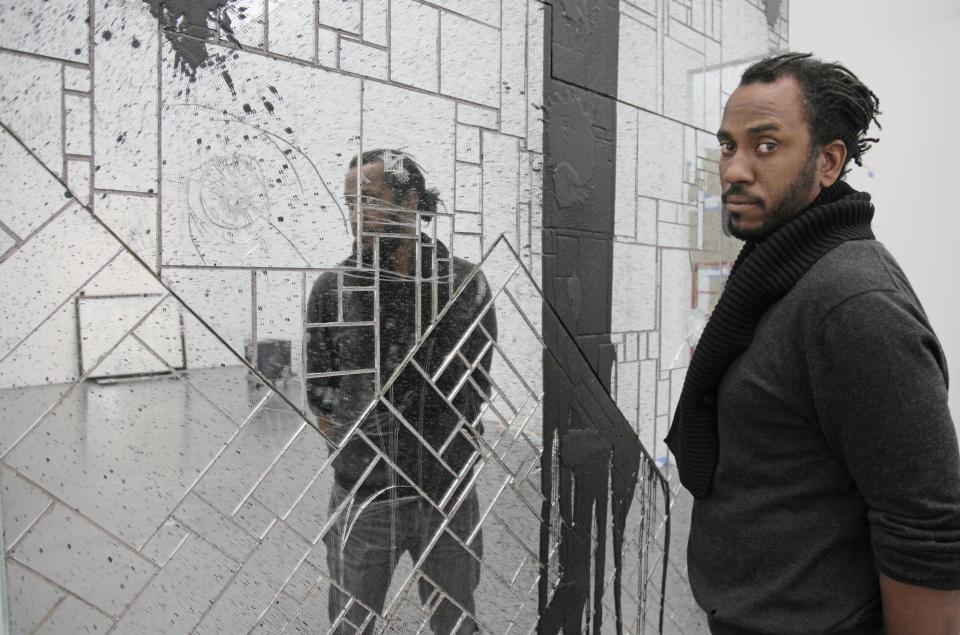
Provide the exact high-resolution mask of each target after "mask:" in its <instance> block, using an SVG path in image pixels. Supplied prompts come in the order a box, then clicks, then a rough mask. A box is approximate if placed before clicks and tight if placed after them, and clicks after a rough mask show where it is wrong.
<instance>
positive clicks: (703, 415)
mask: <svg viewBox="0 0 960 635" xmlns="http://www.w3.org/2000/svg"><path fill="white" fill-rule="evenodd" d="M872 219H873V205H872V204H871V203H870V195H869V194H866V193H862V192H857V191H856V190H854V189H853V188H852V187H850V186H849V185H847V184H846V182H844V181H837V182H836V183H834V184H833V185H832V186H830V187H828V188H826V189H824V190H822V191H821V192H820V195H819V196H817V198H816V200H814V201H813V203H811V204H810V206H809V207H808V208H807V209H806V210H804V211H803V212H802V213H801V214H800V215H798V216H797V217H796V218H794V219H793V220H791V221H789V222H788V223H786V224H785V225H783V226H782V227H780V228H779V229H777V230H776V231H774V232H773V233H772V234H770V235H769V236H767V237H766V238H764V239H763V240H762V241H759V242H747V243H746V244H745V245H744V246H743V249H742V250H741V251H740V254H739V255H738V256H737V259H736V261H735V262H734V264H733V267H732V269H731V271H730V278H729V279H728V280H727V283H726V287H725V288H724V291H723V295H721V296H720V301H719V302H718V303H717V306H716V308H715V309H714V310H713V313H712V314H711V315H710V320H709V321H708V322H707V325H706V328H704V330H703V335H702V336H701V337H700V341H699V342H698V343H697V347H696V349H695V350H694V353H693V358H692V359H691V360H690V367H689V369H688V370H687V377H686V380H685V381H684V383H683V391H682V392H681V393H680V401H679V404H678V405H677V410H676V413H675V415H674V418H673V425H672V426H671V427H670V432H669V433H668V434H667V438H666V443H667V447H669V448H670V451H671V452H673V454H674V456H675V457H676V461H677V469H678V470H679V472H680V482H681V483H683V485H684V486H685V487H686V488H687V489H688V490H690V492H691V493H692V494H693V495H694V496H695V497H697V498H702V497H704V496H706V495H707V494H708V493H709V491H710V484H711V482H712V480H713V472H714V470H715V469H716V466H717V445H718V440H717V400H716V394H717V389H718V388H719V385H720V380H721V379H722V378H723V375H724V373H726V371H727V368H728V367H729V366H730V364H731V363H732V362H733V360H734V359H736V358H737V356H739V355H740V354H741V353H743V351H745V350H746V349H747V347H748V346H750V342H751V341H752V340H753V333H754V330H755V329H756V326H757V322H758V321H759V320H760V317H761V316H762V315H763V314H764V313H765V312H766V310H767V309H768V308H770V306H771V305H773V304H774V303H775V302H777V301H778V300H780V299H781V298H782V297H783V296H784V295H786V294H787V292H789V291H790V289H792V288H793V285H795V284H796V283H797V281H798V280H800V278H801V277H803V275H804V274H805V273H806V272H807V270H808V269H810V267H811V266H813V264H814V263H815V262H817V261H818V260H819V259H820V258H821V257H822V256H823V255H824V254H826V253H827V252H828V251H830V250H832V249H833V248H835V247H837V246H838V245H840V244H842V243H844V242H846V241H848V240H865V239H872V238H873V237H874V236H873V232H872V231H871V229H870V221H871V220H872Z"/></svg>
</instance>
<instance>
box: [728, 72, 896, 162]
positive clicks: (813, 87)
mask: <svg viewBox="0 0 960 635" xmlns="http://www.w3.org/2000/svg"><path fill="white" fill-rule="evenodd" d="M785 76H790V77H794V78H795V79H796V80H797V82H798V83H799V84H800V90H801V92H802V93H803V102H804V103H803V106H804V113H805V114H806V117H807V121H808V122H809V123H810V136H811V137H812V145H813V148H812V149H816V148H821V147H823V146H824V145H826V144H828V143H830V142H831V141H833V140H835V139H840V140H841V141H843V144H844V145H845V146H846V147H847V158H846V160H845V161H844V163H843V174H846V173H847V172H849V170H848V169H847V164H848V163H849V162H850V159H853V160H854V161H855V162H856V164H857V165H863V160H862V158H861V157H862V156H863V153H864V152H866V151H867V150H869V149H870V147H871V145H872V144H874V143H877V142H878V141H879V139H877V138H875V137H867V136H866V134H867V129H868V128H869V127H870V123H871V122H873V123H875V124H877V129H878V130H879V129H880V122H879V121H877V115H879V114H880V100H879V99H878V98H877V96H876V95H875V94H874V92H873V91H872V90H870V89H869V88H867V87H866V86H865V85H864V84H863V82H861V81H860V80H859V79H858V78H857V76H856V75H854V74H853V73H852V72H850V70H849V69H847V68H846V67H844V66H842V65H841V64H838V63H836V62H833V63H828V62H823V61H820V60H818V59H817V58H815V57H813V55H812V54H811V53H786V54H783V55H778V56H776V57H770V58H767V59H765V60H761V61H759V62H757V63H755V64H753V65H752V66H750V68H748V69H747V70H746V71H744V73H743V75H742V76H741V78H740V84H741V85H747V84H757V83H759V84H769V83H772V82H775V81H777V80H778V79H780V78H781V77H785Z"/></svg>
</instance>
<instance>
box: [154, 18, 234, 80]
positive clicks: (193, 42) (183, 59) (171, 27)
mask: <svg viewBox="0 0 960 635" xmlns="http://www.w3.org/2000/svg"><path fill="white" fill-rule="evenodd" d="M143 1H144V2H145V3H147V5H148V6H149V7H150V13H151V14H153V16H154V17H155V18H159V19H160V22H161V25H162V28H163V30H164V34H165V35H166V36H167V40H169V42H170V44H171V45H172V46H173V50H174V67H175V68H176V70H177V71H180V72H182V73H184V74H185V75H187V77H189V78H190V81H195V80H196V78H197V69H198V68H201V67H202V66H204V65H205V64H207V63H208V62H210V61H211V60H210V53H209V51H208V50H207V46H206V43H205V42H204V40H215V39H216V27H217V26H219V27H220V32H221V34H223V36H224V37H226V38H227V39H228V40H229V41H231V42H233V43H234V44H236V45H237V46H240V42H238V41H237V38H236V36H234V34H233V27H232V26H231V23H230V16H229V15H228V12H227V11H226V10H225V9H226V8H227V6H228V5H229V4H231V3H232V2H234V0H143ZM184 36H189V37H184Z"/></svg>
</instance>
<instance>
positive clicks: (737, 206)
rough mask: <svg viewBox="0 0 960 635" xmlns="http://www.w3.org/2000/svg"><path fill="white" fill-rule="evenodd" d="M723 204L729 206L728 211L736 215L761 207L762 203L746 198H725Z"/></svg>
mask: <svg viewBox="0 0 960 635" xmlns="http://www.w3.org/2000/svg"><path fill="white" fill-rule="evenodd" d="M723 202H724V204H725V205H726V206H727V211H728V212H732V213H735V214H738V213H741V212H746V211H748V210H752V209H756V208H758V207H760V203H759V202H758V201H757V200H756V199H753V198H748V197H745V196H729V197H724V199H723Z"/></svg>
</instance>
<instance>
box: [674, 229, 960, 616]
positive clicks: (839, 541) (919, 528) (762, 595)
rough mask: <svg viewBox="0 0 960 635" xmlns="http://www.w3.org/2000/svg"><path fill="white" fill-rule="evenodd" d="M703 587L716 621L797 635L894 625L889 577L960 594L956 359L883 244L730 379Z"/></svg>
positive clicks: (807, 304)
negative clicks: (950, 400) (887, 607)
mask: <svg viewBox="0 0 960 635" xmlns="http://www.w3.org/2000/svg"><path fill="white" fill-rule="evenodd" d="M717 401H718V428H719V453H718V464H717V468H716V472H715V475H714V481H713V489H712V491H711V492H710V494H709V495H708V496H706V497H704V498H702V499H698V500H696V501H695V502H694V508H693V517H692V521H691V532H690V542H689V573H690V583H691V585H692V587H693V592H694V596H695V597H696V599H697V602H698V603H699V604H700V605H701V606H702V607H703V608H704V609H705V610H706V611H707V613H708V614H709V615H711V617H712V619H714V620H717V621H719V622H722V623H724V624H727V625H729V626H732V627H736V628H739V629H745V630H749V631H758V632H768V633H777V634H783V635H788V634H791V633H827V632H830V631H834V630H843V629H849V628H852V627H856V626H857V625H858V624H863V623H865V622H871V621H873V622H874V623H876V622H877V621H878V620H879V619H880V611H881V607H880V596H879V587H878V579H877V573H878V571H880V572H883V573H884V574H886V575H888V576H889V577H891V578H894V579H896V580H899V581H902V582H906V583H909V584H915V585H921V586H928V587H934V588H942V589H953V588H960V458H958V449H957V436H956V431H955V428H954V425H953V422H952V421H951V418H950V412H949V409H948V406H947V369H946V363H945V360H944V355H943V351H942V350H941V348H940V345H939V343H938V342H937V339H936V336H935V335H934V333H933V331H932V330H931V328H930V325H929V323H928V321H927V319H926V316H925V315H924V312H923V309H922V308H921V306H920V302H919V301H918V300H917V298H916V296H915V295H914V293H913V290H912V289H911V288H910V285H909V283H908V282H907V279H906V277H905V276H904V274H903V272H902V271H901V270H900V268H899V267H898V266H897V264H896V262H895V261H894V259H893V257H892V256H890V254H889V253H888V252H887V251H886V250H885V249H884V248H883V246H882V245H881V244H879V243H878V242H876V241H873V240H859V241H851V242H847V243H844V244H842V245H840V246H839V247H837V248H835V249H834V250H833V251H831V252H829V253H828V254H827V255H825V256H824V257H823V258H821V259H820V260H819V261H818V262H817V263H816V264H814V265H813V267H812V268H811V269H810V270H809V271H807V273H806V274H805V275H804V276H803V277H802V278H801V279H800V281H799V282H798V283H797V284H796V285H795V286H794V287H793V289H792V290H791V291H790V292H789V293H788V294H787V295H786V296H785V297H783V298H782V299H781V300H780V301H778V302H777V303H775V304H774V305H773V306H771V307H770V308H769V309H768V310H767V311H766V313H765V314H764V315H763V317H762V318H761V320H760V322H759V323H758V325H757V328H756V332H755V334H754V339H753V342H752V344H751V345H750V347H749V348H748V349H747V350H746V351H745V352H744V353H743V354H742V355H740V356H739V357H738V358H737V359H736V360H735V361H734V362H733V363H732V364H731V365H730V366H729V368H728V369H727V371H726V373H725V375H724V377H723V381H722V382H721V384H720V390H719V392H718V394H717Z"/></svg>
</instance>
